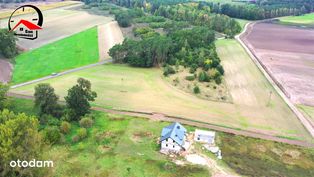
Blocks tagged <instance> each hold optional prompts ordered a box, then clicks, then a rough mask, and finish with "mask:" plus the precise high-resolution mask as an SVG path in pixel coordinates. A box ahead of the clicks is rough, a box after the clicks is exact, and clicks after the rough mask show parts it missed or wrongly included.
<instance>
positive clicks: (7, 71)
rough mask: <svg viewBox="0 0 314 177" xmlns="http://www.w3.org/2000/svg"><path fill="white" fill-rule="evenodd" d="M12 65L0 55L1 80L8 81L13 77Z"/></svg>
mask: <svg viewBox="0 0 314 177" xmlns="http://www.w3.org/2000/svg"><path fill="white" fill-rule="evenodd" d="M11 74H12V65H11V64H10V62H8V61H7V60H4V59H3V58H1V56H0V82H2V83H7V82H9V81H10V79H11Z"/></svg>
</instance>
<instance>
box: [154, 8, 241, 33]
mask: <svg viewBox="0 0 314 177" xmlns="http://www.w3.org/2000/svg"><path fill="white" fill-rule="evenodd" d="M154 14H155V15H158V16H163V17H166V18H169V19H172V20H175V21H187V22H189V23H190V24H193V25H198V26H207V27H209V28H210V29H213V30H215V31H218V32H222V33H225V34H227V35H228V36H230V37H233V36H234V35H235V34H237V33H239V32H240V31H241V26H240V25H239V23H238V22H237V21H235V20H234V19H232V18H229V17H228V16H226V15H219V14H212V13H211V10H210V8H208V7H206V6H200V5H199V3H185V4H180V5H171V6H170V5H167V6H163V5H162V6H160V7H159V8H158V9H157V10H156V11H155V13H154Z"/></svg>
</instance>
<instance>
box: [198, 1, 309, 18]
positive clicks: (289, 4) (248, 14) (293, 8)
mask: <svg viewBox="0 0 314 177" xmlns="http://www.w3.org/2000/svg"><path fill="white" fill-rule="evenodd" d="M204 7H206V8H207V7H209V8H210V9H211V11H212V12H214V13H219V14H224V15H228V16H230V17H234V18H241V19H248V20H261V19H267V18H274V17H280V16H288V15H301V14H305V13H309V12H313V11H314V1H313V0H298V1H292V0H287V1H279V0H273V1H266V0H263V1H259V2H257V3H256V4H243V5H239V4H229V3H224V4H221V3H214V2H201V3H200V4H199V8H200V9H202V8H204Z"/></svg>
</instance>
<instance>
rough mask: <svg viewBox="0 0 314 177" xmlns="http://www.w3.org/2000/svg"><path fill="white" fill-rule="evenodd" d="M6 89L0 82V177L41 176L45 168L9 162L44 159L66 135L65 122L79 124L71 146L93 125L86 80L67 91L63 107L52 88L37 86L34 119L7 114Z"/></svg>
mask: <svg viewBox="0 0 314 177" xmlns="http://www.w3.org/2000/svg"><path fill="white" fill-rule="evenodd" d="M8 90H9V86H8V85H3V84H1V83H0V176H45V175H47V169H45V168H12V167H11V166H10V162H11V161H12V160H14V161H16V160H18V159H20V160H23V161H24V160H26V161H30V160H33V159H37V160H47V159H45V156H44V151H46V150H48V148H49V146H50V145H53V144H56V143H59V142H60V141H61V139H62V136H63V135H64V134H67V133H69V130H70V128H71V124H70V123H69V122H79V125H80V126H81V127H82V128H80V129H79V130H78V132H77V135H75V136H73V139H72V141H73V142H74V143H75V142H77V141H79V140H81V139H83V138H85V137H86V136H87V130H86V128H88V127H90V126H91V125H92V123H93V120H92V118H91V117H92V116H90V115H89V113H90V108H91V106H90V103H89V102H90V101H94V100H95V98H96V97H97V94H96V92H94V91H92V90H91V83H90V81H88V80H86V79H83V78H79V79H78V80H77V84H76V85H74V86H73V87H72V88H70V89H69V90H68V95H67V96H66V97H65V101H66V105H60V104H59V102H58V100H59V96H58V95H56V93H55V90H54V88H53V87H52V86H50V85H49V84H45V83H44V84H38V85H37V86H36V87H35V93H34V98H35V100H34V109H35V110H38V115H37V116H38V117H37V116H29V115H26V114H24V113H14V112H12V111H9V109H12V105H11V100H10V98H9V97H8V96H7V92H8ZM22 109H23V108H22Z"/></svg>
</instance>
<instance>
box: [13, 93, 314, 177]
mask: <svg viewBox="0 0 314 177" xmlns="http://www.w3.org/2000/svg"><path fill="white" fill-rule="evenodd" d="M11 101H12V105H11V106H12V110H13V111H14V112H16V113H19V112H25V113H26V114H28V115H34V116H36V115H38V110H37V109H36V108H34V103H33V101H32V100H24V99H16V98H12V100H11ZM91 116H92V117H93V120H94V124H93V126H92V127H90V128H88V129H87V137H86V138H84V139H82V140H81V141H79V142H73V140H72V138H73V137H74V136H75V135H77V132H78V130H79V128H80V126H79V124H78V122H71V129H70V132H69V133H67V134H63V135H62V139H61V142H60V143H58V144H56V145H52V146H50V147H48V149H47V150H46V151H45V157H46V158H48V159H51V160H53V161H54V168H51V169H49V170H51V171H48V172H47V176H55V177H59V176H60V177H63V176H94V177H97V176H99V177H103V176H117V177H119V176H121V177H122V176H136V177H144V176H146V177H147V176H154V177H155V176H158V177H159V176H160V177H164V176H172V177H183V176H189V177H203V176H204V177H205V176H211V175H215V169H213V168H209V167H206V166H197V165H192V164H190V163H186V164H185V165H177V164H175V163H174V162H173V161H174V160H181V161H184V160H183V158H182V157H178V158H171V159H170V158H169V157H167V156H165V155H162V154H160V153H159V149H160V145H159V144H158V138H159V137H160V132H161V130H162V128H163V127H165V126H167V125H169V124H170V122H163V121H152V120H148V119H145V118H140V117H131V116H125V115H116V114H109V113H104V112H98V111H92V114H91ZM184 126H185V128H187V130H188V132H191V131H194V130H195V127H191V126H187V125H184ZM216 143H217V145H218V146H219V147H220V148H221V150H222V154H223V159H222V160H218V159H216V156H215V155H213V154H212V153H210V152H209V151H207V150H201V151H199V150H200V149H201V146H200V144H195V149H199V150H197V151H198V152H199V153H201V154H203V155H204V156H208V157H209V158H211V159H212V160H213V161H215V162H216V163H217V166H218V167H219V168H221V169H223V170H227V171H228V172H233V173H232V174H234V172H237V174H239V175H245V176H291V177H295V176H313V174H314V161H313V160H312V159H313V158H314V151H313V149H308V148H302V147H298V146H293V145H288V144H284V143H277V142H273V141H266V140H261V139H254V138H249V137H243V136H236V135H231V134H226V133H221V132H216ZM130 147H132V148H130ZM265 169H268V170H265Z"/></svg>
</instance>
